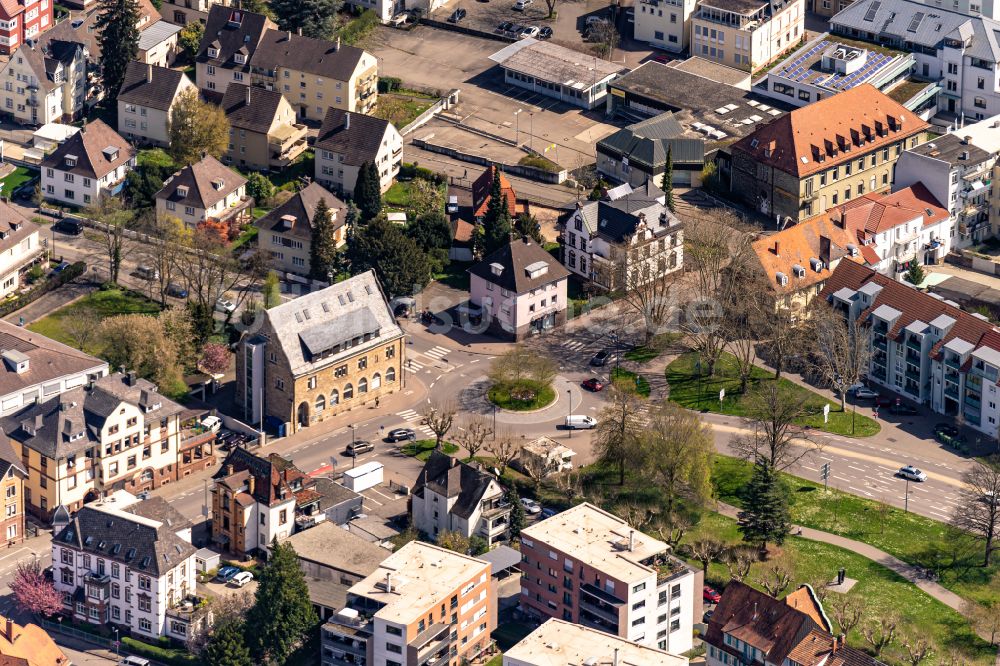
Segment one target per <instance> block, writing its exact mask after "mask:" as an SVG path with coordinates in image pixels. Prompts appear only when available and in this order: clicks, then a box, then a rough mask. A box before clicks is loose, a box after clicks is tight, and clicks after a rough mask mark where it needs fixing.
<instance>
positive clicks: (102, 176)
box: [41, 120, 137, 207]
mask: <svg viewBox="0 0 1000 666" xmlns="http://www.w3.org/2000/svg"><path fill="white" fill-rule="evenodd" d="M136 153H137V151H136V149H135V148H134V147H133V146H132V145H131V144H130V143H129V142H128V141H126V140H125V139H124V138H123V137H122V136H121V135H120V134H118V132H116V131H114V130H113V129H111V128H110V127H109V126H108V125H107V124H106V123H105V122H104V121H103V120H95V121H93V122H91V123H88V124H87V125H85V126H84V127H83V128H82V129H81V130H80V131H79V132H77V133H76V134H74V135H73V136H71V137H69V138H68V139H66V142H65V143H63V144H62V145H60V146H59V147H58V148H56V149H55V151H53V152H52V153H51V154H49V155H48V156H47V157H46V158H45V159H44V160H43V161H42V166H41V168H42V194H43V196H44V197H45V198H46V199H47V200H50V201H55V202H58V203H60V204H68V205H70V206H77V207H85V206H89V205H91V204H94V203H96V202H97V200H98V198H99V197H101V196H117V195H118V194H119V193H120V192H121V190H122V187H124V186H125V177H126V176H127V175H128V172H129V171H131V170H132V168H133V167H134V166H135V163H136Z"/></svg>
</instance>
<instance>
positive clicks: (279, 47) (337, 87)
mask: <svg viewBox="0 0 1000 666" xmlns="http://www.w3.org/2000/svg"><path fill="white" fill-rule="evenodd" d="M250 65H251V70H250V73H251V82H252V83H253V84H254V85H258V86H264V87H266V88H267V89H268V90H277V91H280V92H281V94H282V95H284V96H285V99H287V100H288V102H289V103H290V104H291V105H292V106H293V107H295V111H296V113H298V115H299V118H301V119H303V120H305V119H307V118H308V119H310V120H313V121H315V122H320V121H322V120H323V118H324V117H325V116H326V113H327V109H329V108H334V109H341V110H343V111H355V112H357V113H363V114H367V113H370V112H371V111H372V110H373V109H374V108H375V103H376V102H377V101H378V61H376V60H375V56H373V55H372V54H370V53H368V52H367V51H365V50H363V49H359V48H355V47H353V46H346V45H341V43H340V40H339V39H337V40H336V41H330V40H327V39H314V38H312V37H303V36H301V35H296V34H293V33H291V32H285V31H281V30H268V31H266V32H265V33H264V38H263V39H262V40H261V41H260V44H258V46H257V50H256V51H255V52H254V55H253V58H252V60H251V62H250Z"/></svg>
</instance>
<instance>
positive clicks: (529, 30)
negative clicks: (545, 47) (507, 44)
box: [517, 25, 541, 39]
mask: <svg viewBox="0 0 1000 666" xmlns="http://www.w3.org/2000/svg"><path fill="white" fill-rule="evenodd" d="M539 32H541V30H540V29H539V28H538V27H537V26H533V25H529V26H527V27H525V28H524V29H523V30H521V34H520V35H518V36H517V38H518V39H527V38H528V37H537V36H538V33H539Z"/></svg>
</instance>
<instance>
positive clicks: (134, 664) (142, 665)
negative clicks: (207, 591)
mask: <svg viewBox="0 0 1000 666" xmlns="http://www.w3.org/2000/svg"><path fill="white" fill-rule="evenodd" d="M75 22H76V21H74V23H75ZM118 664H119V666H150V664H151V662H150V661H149V659H146V658H144V657H137V656H135V655H134V654H130V655H128V656H125V657H122V659H121V661H119V662H118Z"/></svg>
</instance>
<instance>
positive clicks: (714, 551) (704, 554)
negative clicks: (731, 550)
mask: <svg viewBox="0 0 1000 666" xmlns="http://www.w3.org/2000/svg"><path fill="white" fill-rule="evenodd" d="M725 550H726V544H724V543H722V542H721V541H719V540H718V539H716V538H714V537H705V538H704V539H698V540H697V541H695V542H694V543H692V544H691V555H692V556H693V557H694V558H695V559H696V560H698V561H699V562H701V570H702V571H703V572H704V573H706V574H707V573H708V565H709V564H711V563H712V562H714V561H715V560H716V559H718V558H719V556H720V555H722V553H723V552H725Z"/></svg>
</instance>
